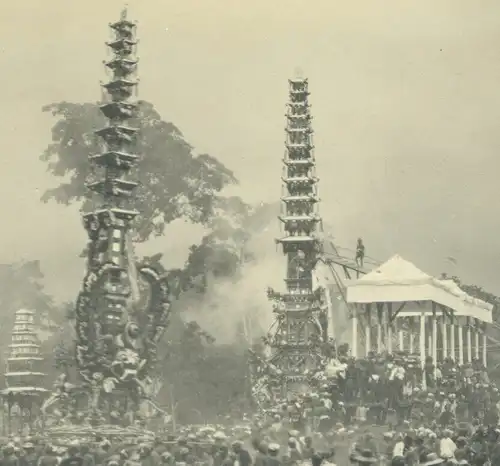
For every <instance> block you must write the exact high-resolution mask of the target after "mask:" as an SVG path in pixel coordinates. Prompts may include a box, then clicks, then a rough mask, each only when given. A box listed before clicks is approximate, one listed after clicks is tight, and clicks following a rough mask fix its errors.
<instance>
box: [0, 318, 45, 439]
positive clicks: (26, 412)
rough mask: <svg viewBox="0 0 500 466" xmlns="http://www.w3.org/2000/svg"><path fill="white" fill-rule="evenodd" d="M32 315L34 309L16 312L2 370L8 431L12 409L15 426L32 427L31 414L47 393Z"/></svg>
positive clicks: (39, 405)
mask: <svg viewBox="0 0 500 466" xmlns="http://www.w3.org/2000/svg"><path fill="white" fill-rule="evenodd" d="M35 317H36V315H35V312H34V311H31V310H27V309H20V310H18V311H16V315H15V321H14V328H13V331H12V343H11V344H10V345H9V349H10V351H9V356H8V359H7V365H6V372H5V380H6V387H7V388H5V389H4V390H3V392H2V394H3V398H4V401H6V402H7V405H8V406H7V408H8V413H7V414H8V426H9V431H10V430H11V421H12V420H11V417H12V412H13V408H16V409H15V410H16V411H17V416H16V417H17V419H18V421H20V422H18V429H19V430H20V431H21V430H23V428H24V427H25V426H27V427H28V428H31V427H32V425H31V421H32V419H33V414H35V412H37V411H38V410H39V409H40V407H41V405H42V403H43V400H44V399H45V395H46V394H47V393H48V390H46V389H45V388H44V387H43V384H44V378H45V374H44V373H43V372H40V370H39V367H40V366H41V364H42V361H43V357H42V356H41V351H40V340H39V338H38V334H37V326H36V323H35Z"/></svg>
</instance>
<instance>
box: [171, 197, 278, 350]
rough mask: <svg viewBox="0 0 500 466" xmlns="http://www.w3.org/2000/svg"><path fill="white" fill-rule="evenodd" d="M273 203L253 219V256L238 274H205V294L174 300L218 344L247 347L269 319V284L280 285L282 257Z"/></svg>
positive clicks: (249, 243) (247, 249)
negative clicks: (227, 275) (206, 279)
mask: <svg viewBox="0 0 500 466" xmlns="http://www.w3.org/2000/svg"><path fill="white" fill-rule="evenodd" d="M276 215H277V209H276V208H275V206H271V208H269V209H267V211H266V212H265V214H264V215H259V216H258V218H256V219H254V220H253V223H254V224H253V225H252V231H253V232H254V233H253V234H251V237H250V239H249V240H248V241H247V242H246V243H245V246H244V249H245V253H248V254H250V255H251V256H252V257H253V259H252V260H251V261H249V262H247V263H244V264H243V265H242V267H241V269H240V271H239V272H238V274H237V276H233V277H229V278H223V279H222V278H216V277H211V278H210V277H209V279H208V287H207V291H206V293H205V294H203V295H196V294H189V293H187V294H186V295H184V296H183V297H181V299H180V300H179V302H178V303H177V305H178V306H180V307H181V308H182V316H183V318H184V319H185V320H196V321H197V322H198V324H199V325H200V326H201V327H202V328H203V329H204V330H205V331H207V332H209V333H210V334H211V335H212V336H213V337H214V338H215V339H216V344H240V345H244V346H249V345H250V344H251V342H252V341H255V340H256V339H258V338H259V337H261V336H263V335H264V334H266V333H267V331H268V330H269V327H270V326H271V324H272V322H273V312H272V303H271V302H270V301H269V300H268V299H267V294H266V290H267V288H268V287H272V288H276V289H280V288H282V287H283V286H284V284H283V278H284V273H285V260H284V257H283V254H282V252H281V251H280V250H279V248H278V247H277V246H276V244H275V241H274V240H275V238H276V237H278V236H279V225H278V220H277V219H276Z"/></svg>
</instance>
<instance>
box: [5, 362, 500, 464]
mask: <svg viewBox="0 0 500 466" xmlns="http://www.w3.org/2000/svg"><path fill="white" fill-rule="evenodd" d="M311 387H312V389H311V390H308V391H303V392H302V393H300V392H298V391H297V392H296V393H297V394H296V395H295V396H292V397H290V396H289V397H288V398H287V399H283V400H281V401H280V400H279V399H278V400H275V401H276V402H275V403H274V404H273V405H271V406H267V407H266V408H265V409H260V410H258V414H255V415H254V416H253V417H250V416H244V417H243V418H242V419H240V422H239V424H238V425H232V426H228V425H226V426H220V425H217V426H186V427H184V428H182V429H180V430H177V431H176V434H175V435H169V432H168V431H167V432H163V433H162V434H159V435H158V437H156V438H152V437H151V436H149V437H143V438H141V437H140V436H139V435H137V436H135V437H134V438H132V440H126V439H124V438H121V439H120V438H118V437H108V438H105V437H103V436H99V435H97V434H96V435H95V436H94V437H93V438H92V440H89V439H88V438H87V439H85V440H83V439H82V438H78V436H73V438H67V439H66V440H65V441H64V442H61V441H59V440H55V439H54V438H50V436H47V435H45V436H38V437H30V438H20V437H10V438H9V439H7V440H6V442H5V446H4V448H3V450H2V458H1V461H2V464H1V465H0V466H59V465H62V466H138V465H143V466H160V465H171V466H187V465H200V466H202V465H203V466H250V464H255V466H281V465H283V466H298V465H299V464H311V465H312V466H320V465H325V466H328V465H329V464H334V463H336V464H341V465H344V464H350V463H352V464H393V465H395V466H398V465H410V466H413V465H419V464H420V465H423V466H433V465H438V464H445V463H446V464H461V465H466V464H470V465H474V466H481V465H484V464H486V463H488V462H489V463H490V464H491V465H493V466H495V465H497V464H498V466H500V429H499V428H498V426H499V418H500V417H499V413H500V393H499V390H498V388H497V387H496V385H495V384H494V383H492V382H491V381H490V380H489V377H488V374H487V371H486V368H485V367H483V366H482V365H481V364H480V362H479V361H477V360H474V361H473V362H472V363H470V364H466V365H464V366H461V367H459V366H458V365H457V364H456V363H455V362H454V361H452V360H451V359H446V360H444V361H443V362H442V363H440V364H438V366H437V367H436V366H434V364H433V361H432V358H428V359H427V360H426V361H425V365H424V369H423V370H422V366H421V364H420V362H419V361H418V359H416V358H415V357H414V355H409V354H397V353H395V354H378V355H377V354H370V355H369V356H368V357H367V358H365V359H357V360H354V359H352V358H349V357H342V358H339V359H338V360H336V361H335V362H334V363H333V365H330V366H328V367H326V368H325V370H323V371H322V372H321V373H317V374H315V375H314V380H312V381H311ZM61 428H62V430H63V431H64V426H61Z"/></svg>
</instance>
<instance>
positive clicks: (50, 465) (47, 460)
mask: <svg viewBox="0 0 500 466" xmlns="http://www.w3.org/2000/svg"><path fill="white" fill-rule="evenodd" d="M58 464H59V460H58V459H57V456H56V452H55V451H54V447H53V446H52V445H50V444H47V445H46V446H45V449H44V451H43V453H42V455H41V456H40V458H39V459H38V466H57V465H58Z"/></svg>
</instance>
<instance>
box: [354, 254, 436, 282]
mask: <svg viewBox="0 0 500 466" xmlns="http://www.w3.org/2000/svg"><path fill="white" fill-rule="evenodd" d="M431 281H432V277H431V276H430V275H427V274H426V273H425V272H422V271H421V270H420V269H419V268H418V267H417V266H415V265H414V264H412V263H411V262H408V261H407V260H405V259H403V258H402V257H401V256H400V255H399V254H396V255H395V256H392V257H391V258H390V259H389V260H388V261H387V262H384V263H383V264H382V265H380V266H379V267H377V268H376V269H374V270H372V271H371V272H369V273H367V274H366V275H365V276H363V277H361V278H360V279H359V280H358V281H357V282H356V284H360V285H361V284H373V285H375V284H379V285H383V284H401V285H403V284H404V285H411V284H421V283H430V282H431Z"/></svg>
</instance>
